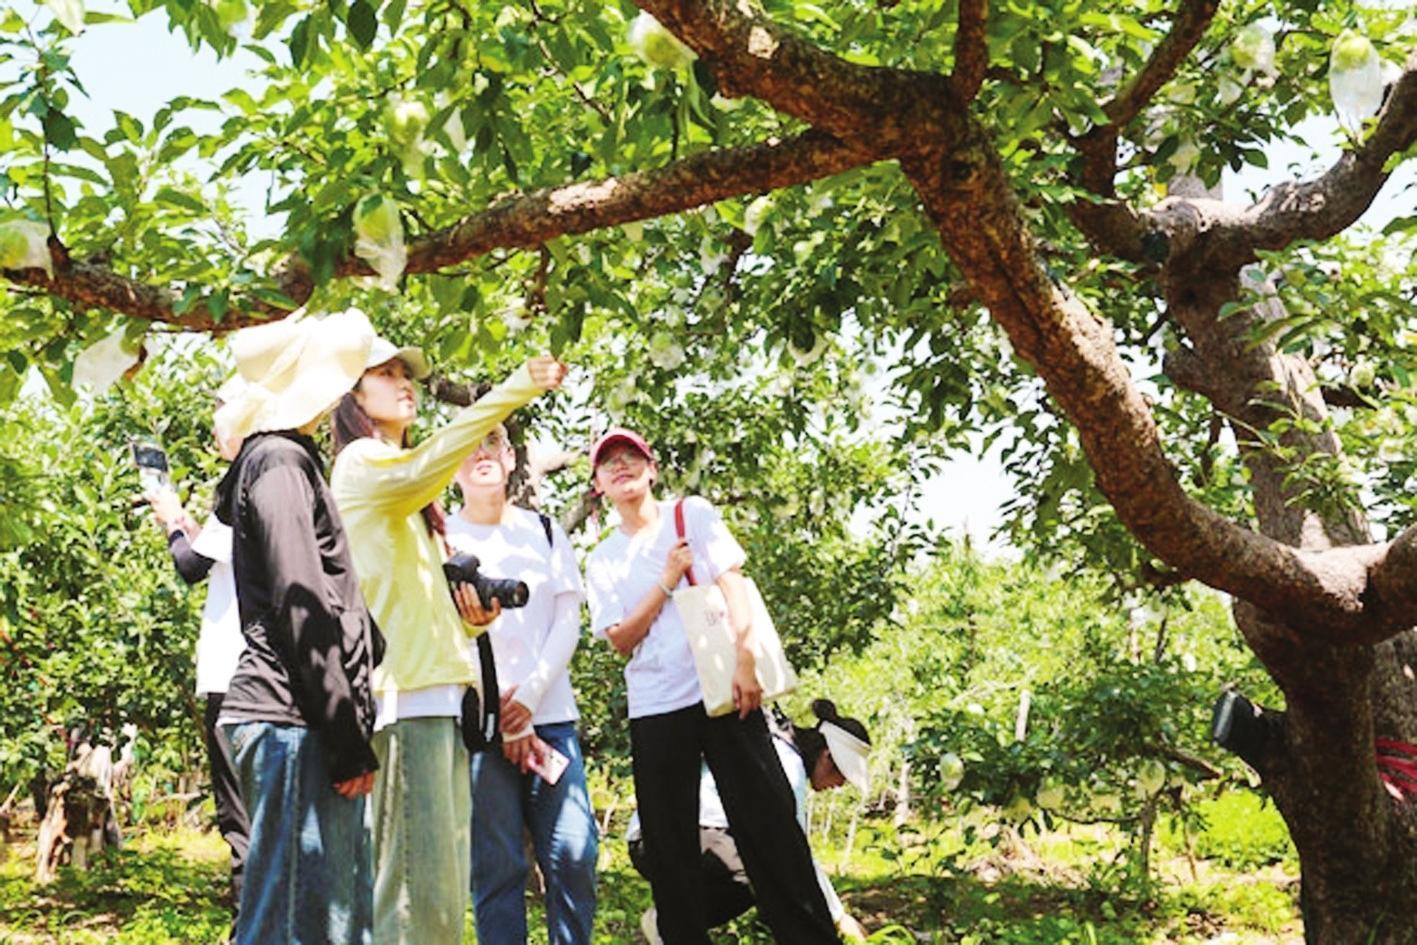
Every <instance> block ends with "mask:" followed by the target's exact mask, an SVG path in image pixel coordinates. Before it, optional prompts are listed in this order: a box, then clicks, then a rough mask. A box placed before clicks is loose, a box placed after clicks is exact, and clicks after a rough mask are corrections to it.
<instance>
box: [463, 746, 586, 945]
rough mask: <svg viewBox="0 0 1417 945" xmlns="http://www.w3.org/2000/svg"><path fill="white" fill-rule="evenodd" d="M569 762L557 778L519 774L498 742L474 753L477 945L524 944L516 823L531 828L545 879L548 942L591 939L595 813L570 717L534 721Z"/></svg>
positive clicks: (578, 943)
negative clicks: (550, 781)
mask: <svg viewBox="0 0 1417 945" xmlns="http://www.w3.org/2000/svg"><path fill="white" fill-rule="evenodd" d="M536 734H537V735H539V736H540V737H541V739H542V740H543V741H545V742H546V743H547V744H548V745H550V746H552V747H553V748H555V749H556V750H557V751H559V752H560V753H561V754H563V755H565V756H566V758H567V760H569V761H570V764H569V765H568V766H567V767H566V771H565V773H564V774H562V775H561V779H560V780H559V781H557V782H556V784H554V785H551V784H547V783H546V781H545V780H544V779H542V778H541V777H540V776H539V775H536V774H525V775H524V774H522V773H521V771H520V770H518V769H517V768H516V767H515V766H513V765H512V764H511V763H510V762H508V761H507V759H506V758H504V757H503V756H502V752H501V750H500V748H492V749H489V750H488V751H484V752H481V753H479V754H476V755H473V757H472V765H471V772H472V903H473V914H474V915H473V917H474V920H475V922H476V925H477V941H478V945H525V943H526V941H527V930H526V898H525V892H526V876H527V863H526V856H525V854H524V852H523V847H522V828H523V826H525V827H526V828H527V829H528V830H530V831H531V839H532V846H533V847H534V848H535V850H536V861H537V863H538V864H539V865H540V867H541V875H542V876H544V877H545V879H546V927H547V934H548V941H549V942H550V943H551V945H589V942H590V933H591V927H592V926H593V925H594V923H595V863H596V858H597V856H598V854H599V852H600V841H599V832H598V831H597V830H596V825H595V812H594V811H593V810H592V809H591V806H590V795H589V794H588V793H587V791H586V783H585V762H584V759H583V758H582V756H581V743H580V739H578V738H577V737H576V723H574V722H557V723H554V724H551V725H538V726H536Z"/></svg>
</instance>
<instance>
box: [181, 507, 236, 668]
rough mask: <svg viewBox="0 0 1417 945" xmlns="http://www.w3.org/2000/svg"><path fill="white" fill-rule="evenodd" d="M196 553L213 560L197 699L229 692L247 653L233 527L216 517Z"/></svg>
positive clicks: (199, 636)
mask: <svg viewBox="0 0 1417 945" xmlns="http://www.w3.org/2000/svg"><path fill="white" fill-rule="evenodd" d="M192 550H193V551H194V552H196V553H197V554H199V555H201V556H202V557H204V558H210V559H211V560H212V568H211V570H210V571H208V572H207V601H206V603H205V604H204V605H203V606H202V629H201V632H200V633H198V634H197V695H199V696H204V695H207V694H208V693H213V692H226V688H227V686H229V685H230V684H231V677H232V676H233V675H235V673H236V663H237V661H238V660H240V659H241V653H242V651H243V650H245V649H246V638H245V637H244V636H242V635H241V611H240V609H239V608H238V607H237V606H236V572H235V571H234V570H233V569H232V566H231V527H230V526H228V525H225V524H223V523H222V522H220V521H218V519H217V517H216V516H215V515H213V516H211V517H210V518H208V519H207V521H206V524H205V525H203V526H202V530H201V531H200V532H199V533H198V534H197V538H196V540H195V541H193V542H192Z"/></svg>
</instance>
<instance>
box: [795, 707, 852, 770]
mask: <svg viewBox="0 0 1417 945" xmlns="http://www.w3.org/2000/svg"><path fill="white" fill-rule="evenodd" d="M812 714H813V715H815V716H816V717H817V724H816V725H814V726H812V727H811V728H803V727H802V726H800V725H798V724H797V723H795V722H794V723H793V724H792V744H793V746H794V747H795V748H796V749H797V753H798V754H799V755H801V756H802V761H803V763H804V764H805V765H806V766H807V773H808V774H811V773H812V768H813V766H815V765H816V763H817V759H818V758H820V757H821V756H822V752H824V751H828V750H829V749H828V748H827V737H826V736H825V735H823V734H822V732H821V728H822V723H823V722H830V723H832V724H833V725H835V726H836V727H837V728H840V729H842V730H844V731H847V732H850V733H851V734H852V735H855V736H856V737H857V738H859V739H861V740H862V741H863V742H865V743H866V744H868V745H869V744H871V736H870V735H869V734H867V732H866V726H864V725H862V724H861V723H860V722H859V721H857V720H856V719H853V718H848V717H846V716H843V715H841V714H840V713H839V712H837V710H836V703H835V702H832V701H831V700H830V699H816V700H814V701H813V702H812Z"/></svg>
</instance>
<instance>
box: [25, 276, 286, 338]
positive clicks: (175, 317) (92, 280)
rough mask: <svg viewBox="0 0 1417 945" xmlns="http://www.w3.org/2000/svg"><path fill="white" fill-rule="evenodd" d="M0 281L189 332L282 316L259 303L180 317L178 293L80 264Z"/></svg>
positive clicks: (190, 312) (202, 308) (247, 301)
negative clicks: (222, 314)
mask: <svg viewBox="0 0 1417 945" xmlns="http://www.w3.org/2000/svg"><path fill="white" fill-rule="evenodd" d="M0 277H4V278H5V279H6V280H8V281H10V282H12V283H14V284H16V285H24V286H33V287H34V288H36V289H40V290H42V291H43V292H44V294H45V295H48V296H52V297H54V298H61V299H64V300H66V301H68V302H71V303H73V304H74V305H76V306H79V307H80V308H102V309H108V310H109V311H113V312H120V313H122V314H124V315H129V316H132V317H133V318H142V319H146V320H148V321H153V322H164V323H166V324H169V325H176V326H179V327H181V328H186V329H188V330H190V331H205V332H226V331H232V330H234V329H237V328H243V327H245V326H247V325H253V324H256V323H257V322H261V321H265V320H267V319H269V318H275V317H279V316H281V315H284V314H286V312H285V310H283V309H280V308H277V307H275V306H273V305H270V304H268V303H265V302H261V301H259V300H257V299H243V300H242V302H241V310H239V311H238V310H233V311H230V312H228V313H227V314H226V315H225V317H223V318H220V319H218V318H216V317H215V316H213V315H212V313H211V311H210V310H208V309H207V307H206V306H205V305H202V304H200V303H198V304H197V305H195V306H193V307H192V308H190V309H188V310H187V311H185V312H183V313H182V314H180V315H179V314H178V313H177V312H176V311H175V310H174V307H175V306H176V304H177V302H178V301H179V299H180V298H181V293H180V292H179V291H178V290H177V289H175V288H168V287H165V286H152V285H148V284H146V283H143V282H139V281H137V280H136V279H129V278H128V277H126V276H120V275H119V274H118V273H116V272H114V271H113V270H112V269H109V268H108V267H106V266H98V265H94V264H93V263H88V262H84V261H82V260H70V261H69V263H68V265H66V266H63V267H59V266H56V267H55V269H54V278H53V279H52V280H51V279H50V278H49V277H48V275H46V274H45V272H44V270H43V269H0Z"/></svg>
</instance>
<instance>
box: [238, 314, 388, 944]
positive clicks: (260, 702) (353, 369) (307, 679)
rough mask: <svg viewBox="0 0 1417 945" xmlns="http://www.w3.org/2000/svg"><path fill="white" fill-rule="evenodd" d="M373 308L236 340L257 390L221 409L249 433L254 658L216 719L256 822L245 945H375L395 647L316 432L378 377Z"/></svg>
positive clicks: (246, 587)
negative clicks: (379, 691) (372, 817)
mask: <svg viewBox="0 0 1417 945" xmlns="http://www.w3.org/2000/svg"><path fill="white" fill-rule="evenodd" d="M373 340H374V333H373V329H372V328H371V327H370V325H369V322H368V320H367V319H366V318H365V317H364V315H363V314H361V313H359V312H353V311H351V312H345V313H341V314H338V315H331V316H329V317H327V318H324V319H315V318H304V319H299V320H296V319H289V318H288V319H285V320H284V321H281V322H277V323H274V324H270V325H262V326H259V327H256V328H250V329H246V330H245V331H242V332H239V333H237V334H236V335H234V336H233V337H232V340H231V347H232V350H233V351H234V352H235V354H236V360H237V367H238V370H239V371H240V373H241V376H242V377H243V378H244V379H245V380H246V382H247V386H246V390H245V392H244V393H243V394H242V395H241V396H240V397H238V398H237V399H236V400H235V401H233V402H232V403H228V404H227V405H225V406H224V407H222V409H221V410H220V411H218V412H217V428H218V430H219V433H220V435H223V436H226V437H244V439H245V442H244V443H243V445H242V448H241V452H240V454H239V455H238V456H237V458H236V460H235V462H233V463H232V466H231V469H230V470H229V471H228V472H227V474H226V476H225V477H224V478H223V479H222V482H221V485H220V486H219V487H218V489H217V516H218V518H220V519H221V520H222V521H223V522H225V523H226V524H228V525H229V526H231V528H232V564H233V568H234V570H235V576H236V595H237V601H238V606H239V611H240V616H241V629H242V633H243V635H244V636H245V639H246V650H245V652H243V653H242V655H241V659H240V661H239V663H238V664H237V669H236V674H235V676H234V677H233V678H232V680H231V684H230V685H229V686H228V688H227V693H226V698H225V700H224V701H223V704H222V709H221V717H220V719H219V720H218V721H219V723H220V724H221V726H222V729H223V731H224V732H225V734H226V736H227V738H228V739H229V741H230V743H231V749H232V755H233V758H234V760H235V763H236V768H237V771H238V773H239V775H240V779H241V795H242V798H243V799H244V800H245V802H246V809H247V813H248V814H249V816H250V821H251V834H250V846H249V848H248V850H247V858H246V876H245V883H244V886H243V889H242V894H241V915H240V921H239V923H238V926H237V930H236V941H237V945H282V943H291V945H295V943H299V945H317V943H332V945H369V942H370V940H371V938H372V927H373V891H372V883H371V870H372V865H371V854H370V842H369V829H368V827H367V826H366V824H365V817H364V806H365V795H367V794H368V793H369V791H370V790H371V788H372V787H373V783H374V770H375V769H376V768H377V766H378V765H377V763H376V761H375V757H374V750H373V748H372V747H371V745H370V738H371V736H372V734H373V724H374V697H373V692H372V689H371V687H370V683H371V679H372V677H373V673H374V667H375V665H376V664H377V663H378V661H379V658H380V655H381V652H382V646H383V644H382V638H381V637H380V635H379V631H378V628H377V627H375V626H374V623H373V620H372V619H371V618H370V616H369V612H368V610H367V609H366V608H365V606H364V599H363V596H362V595H361V594H360V590H359V582H358V580H357V578H356V576H355V573H354V564H353V561H352V560H351V558H350V554H349V546H348V544H347V542H346V540H345V534H344V528H343V526H342V525H341V524H340V518H339V515H338V514H337V513H336V511H335V505H334V500H333V499H332V498H331V496H330V491H329V488H328V486H327V485H326V483H325V479H324V473H323V467H324V461H323V458H322V457H321V455H320V453H319V448H318V447H317V446H316V445H315V441H314V440H313V439H311V436H310V435H311V433H312V432H313V431H314V429H315V428H316V426H318V424H319V422H320V420H321V419H322V418H323V417H324V415H325V414H326V412H328V411H329V409H330V408H331V407H332V406H333V405H334V403H335V401H336V400H337V399H338V398H339V397H341V396H342V395H343V394H344V393H345V392H346V391H348V390H349V389H350V388H351V387H352V386H353V385H354V383H355V382H356V381H357V380H359V376H360V374H362V373H363V371H364V363H365V359H366V358H367V357H368V353H369V346H370V344H371V343H372V342H373Z"/></svg>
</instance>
